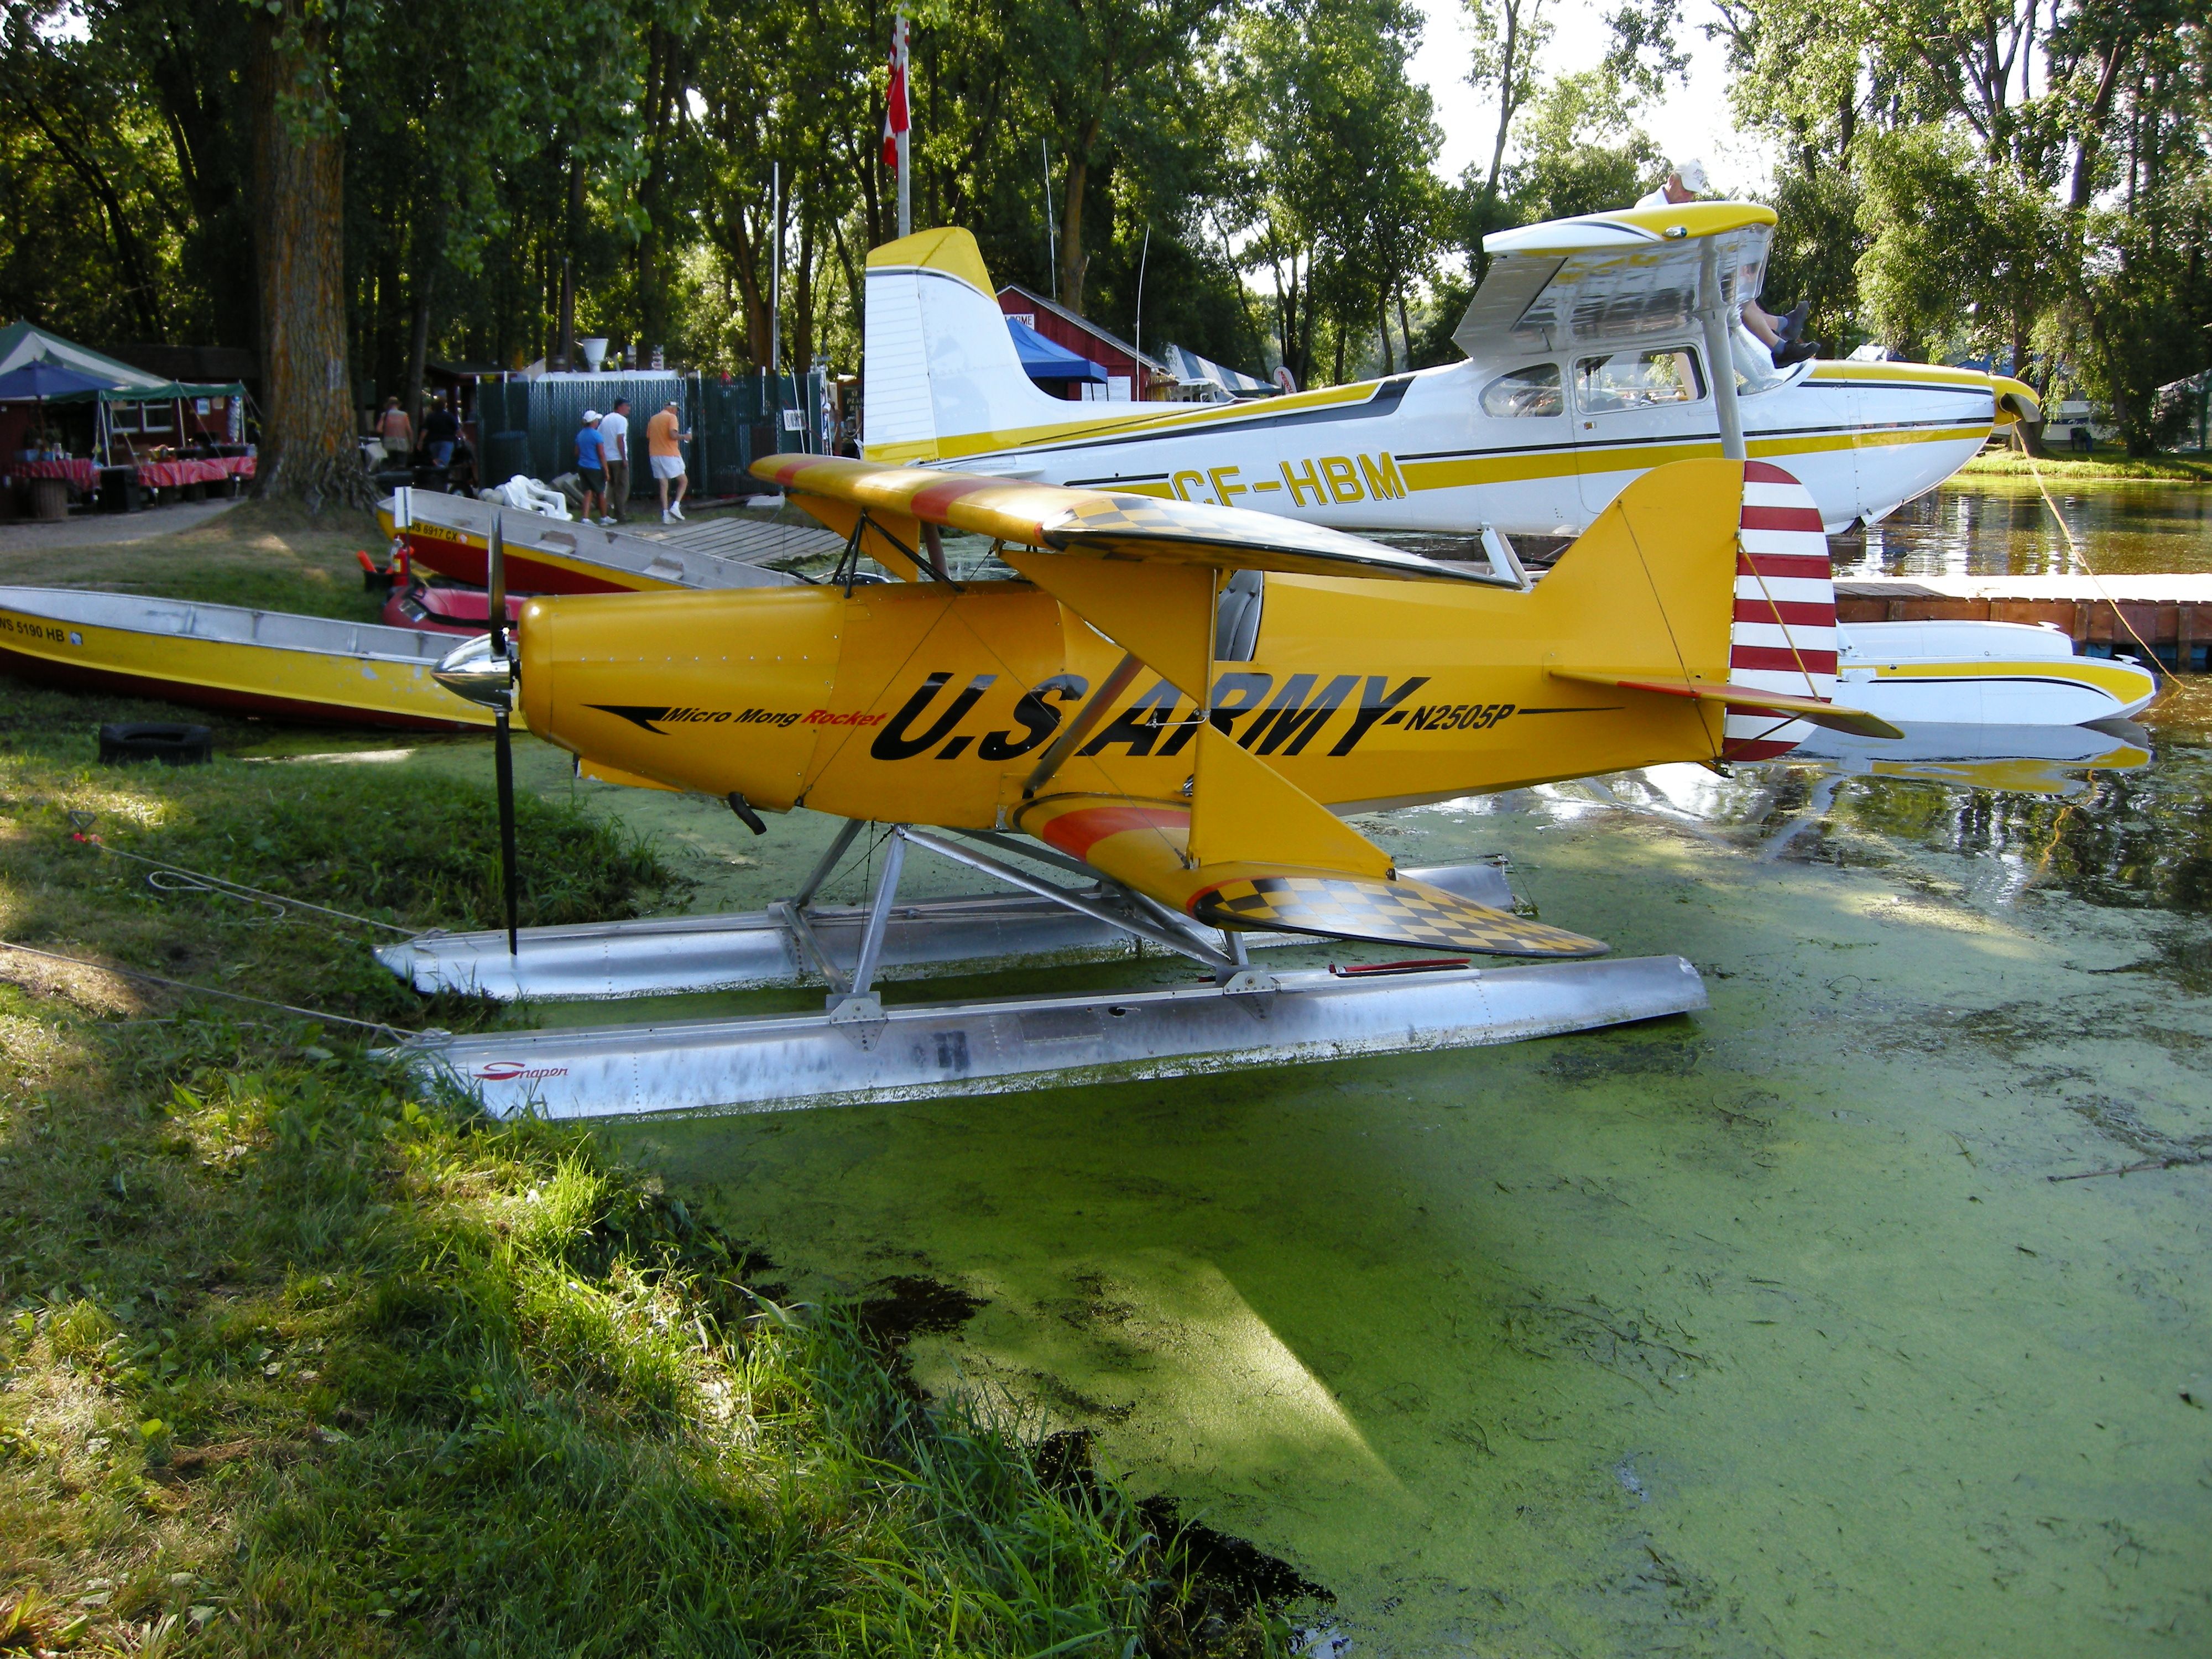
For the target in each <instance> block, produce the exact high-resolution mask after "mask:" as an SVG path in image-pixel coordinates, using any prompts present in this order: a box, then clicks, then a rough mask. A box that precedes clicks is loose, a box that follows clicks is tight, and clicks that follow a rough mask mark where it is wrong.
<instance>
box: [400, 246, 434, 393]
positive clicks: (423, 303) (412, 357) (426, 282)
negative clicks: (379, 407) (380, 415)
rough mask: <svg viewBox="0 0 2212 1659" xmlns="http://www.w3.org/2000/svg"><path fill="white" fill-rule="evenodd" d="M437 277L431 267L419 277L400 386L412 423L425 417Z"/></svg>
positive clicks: (416, 282)
mask: <svg viewBox="0 0 2212 1659" xmlns="http://www.w3.org/2000/svg"><path fill="white" fill-rule="evenodd" d="M435 280H436V279H435V277H434V276H432V275H431V273H430V272H429V271H428V270H425V271H424V272H423V273H422V275H421V276H417V277H416V279H415V315H414V319H413V325H412V326H411V327H410V329H409V330H408V332H407V378H406V380H405V381H404V382H403V383H402V385H401V386H400V390H399V407H400V408H401V409H403V410H406V412H407V419H408V422H409V423H410V425H419V424H420V423H421V422H422V374H423V369H424V366H425V365H426V364H427V363H428V361H429V357H430V289H431V287H432V285H433V283H435Z"/></svg>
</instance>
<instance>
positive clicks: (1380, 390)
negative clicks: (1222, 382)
mask: <svg viewBox="0 0 2212 1659" xmlns="http://www.w3.org/2000/svg"><path fill="white" fill-rule="evenodd" d="M1412 384H1413V376H1412V375H1410V374H1398V375H1394V376H1392V377H1391V378H1390V379H1389V380H1382V381H1378V382H1376V387H1375V395H1374V396H1373V397H1371V398H1367V399H1366V400H1365V401H1364V402H1362V403H1357V404H1337V405H1335V406H1334V407H1332V408H1328V409H1299V410H1291V412H1290V413H1289V414H1287V415H1249V416H1240V417H1237V418H1235V419H1229V420H1223V421H1218V422H1210V423H1208V424H1206V425H1204V426H1188V427H1176V428H1174V429H1172V430H1170V431H1158V430H1152V431H1145V432H1129V433H1123V434H1121V435H1116V436H1114V437H1110V438H1081V437H1064V438H1054V439H1051V440H1050V441H1047V442H1044V443H1036V444H1021V445H1018V446H1015V447H1012V448H1007V449H994V450H993V451H991V452H990V453H992V454H994V455H1015V454H1020V455H1048V454H1051V453H1054V451H1056V450H1063V449H1116V448H1120V447H1123V446H1125V445H1128V444H1150V443H1162V442H1165V441H1169V440H1170V439H1175V438H1188V437H1194V436H1196V435H1200V434H1201V433H1203V434H1204V435H1206V436H1208V437H1211V436H1212V435H1214V434H1216V433H1220V432H1234V433H1239V434H1242V433H1249V432H1267V431H1270V430H1274V429H1279V428H1284V427H1292V426H1333V425H1335V424H1337V423H1338V422H1344V421H1373V420H1380V419H1381V418H1382V417H1383V416H1385V415H1395V414H1396V413H1397V412H1398V405H1399V404H1401V403H1403V402H1404V401H1405V398H1406V388H1407V386H1411V385H1412ZM1067 483H1068V485H1069V487H1070V488H1074V487H1077V486H1079V485H1085V484H1110V483H1127V479H1126V478H1070V479H1069V480H1068V481H1067Z"/></svg>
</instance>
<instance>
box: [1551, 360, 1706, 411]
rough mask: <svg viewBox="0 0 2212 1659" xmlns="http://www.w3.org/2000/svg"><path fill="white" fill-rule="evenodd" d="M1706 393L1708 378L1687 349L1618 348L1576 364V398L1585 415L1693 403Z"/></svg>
mask: <svg viewBox="0 0 2212 1659" xmlns="http://www.w3.org/2000/svg"><path fill="white" fill-rule="evenodd" d="M1704 396H1705V374H1704V371H1703V370H1702V369H1701V368H1699V363H1698V354H1697V353H1696V352H1694V351H1692V350H1689V349H1686V348H1681V347H1678V348H1676V349H1674V350H1672V351H1616V352H1614V353H1613V355H1612V356H1607V357H1584V358H1583V359H1582V360H1581V361H1580V362H1577V363H1576V364H1575V400H1576V401H1577V403H1579V404H1581V405H1582V408H1583V412H1584V413H1585V414H1595V413H1598V412H1600V411H1604V410H1622V409H1650V408H1653V407H1655V406H1656V405H1659V404H1693V403H1695V402H1697V400H1698V399H1699V398H1702V397H1704Z"/></svg>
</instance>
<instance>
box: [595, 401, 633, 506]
mask: <svg viewBox="0 0 2212 1659" xmlns="http://www.w3.org/2000/svg"><path fill="white" fill-rule="evenodd" d="M599 443H600V446H601V447H602V448H603V449H604V450H605V454H606V466H607V499H606V501H605V507H606V516H605V517H604V518H602V519H601V520H599V522H600V523H601V524H620V523H621V522H622V521H623V512H624V511H625V510H626V508H627V506H628V503H629V398H616V399H615V406H614V410H613V411H612V412H611V413H610V414H606V415H602V416H599Z"/></svg>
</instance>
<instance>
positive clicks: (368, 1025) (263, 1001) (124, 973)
mask: <svg viewBox="0 0 2212 1659" xmlns="http://www.w3.org/2000/svg"><path fill="white" fill-rule="evenodd" d="M0 951H20V952H21V954H23V955H24V956H27V957H44V958H45V959H46V961H48V962H65V963H69V964H70V966H71V967H72V968H89V969H92V970H93V971H94V973H96V974H114V975H118V976H119V977H121V978H124V979H137V980H144V981H146V982H147V983H149V984H150V985H166V986H168V987H170V988H171V989H173V990H178V991H190V992H191V993H192V994H195V995H197V996H204V997H222V998H223V999H224V1000H227V1001H230V1002H250V1003H252V1005H253V1006H255V1007H257V1008H276V1009H279V1010H281V1011H283V1012H285V1013H288V1014H299V1015H301V1016H302V1017H303V1018H307V1019H319V1020H322V1021H325V1022H326V1023H328V1024H333V1025H353V1026H358V1027H359V1028H360V1029H361V1030H364V1031H381V1032H382V1033H384V1035H385V1036H396V1037H400V1038H407V1037H416V1036H421V1035H422V1033H421V1032H420V1031H410V1030H408V1029H407V1028H406V1027H405V1026H404V1025H391V1024H386V1023H385V1022H384V1021H382V1020H371V1019H355V1018H351V1017H350V1016H349V1015H345V1014H326V1013H325V1012H322V1011H321V1010H320V1009H318V1008H300V1007H295V1006H293V1005H292V1004H291V1003H289V1002H271V1001H270V1000H269V999H268V998H266V997H250V996H247V995H246V994H244V993H243V992H240V991H218V990H217V989H216V987H214V986H212V985H194V984H193V983H192V982H191V981H189V980H182V979H167V978H164V977H163V976H162V975H160V974H149V973H145V972H143V971H142V970H141V969H137V968H117V967H112V966H111V965H110V964H108V963H105V962H88V961H86V960H85V959H84V958H83V957H65V956H64V955H63V954H62V953H61V952H60V951H41V950H39V949H37V948H36V947H35V946H33V945H18V944H16V943H15V941H14V940H13V939H0Z"/></svg>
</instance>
